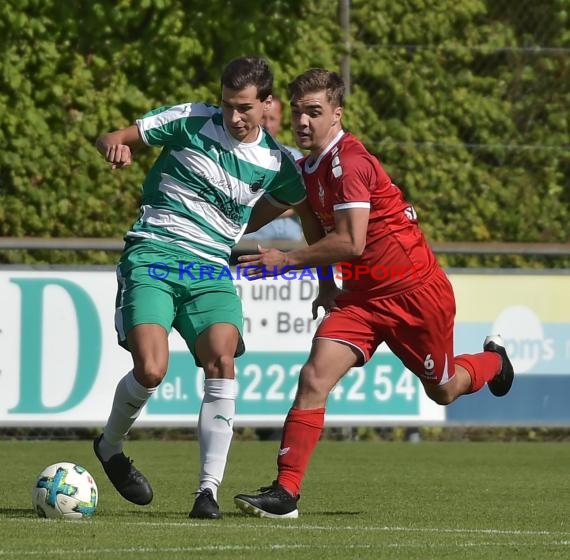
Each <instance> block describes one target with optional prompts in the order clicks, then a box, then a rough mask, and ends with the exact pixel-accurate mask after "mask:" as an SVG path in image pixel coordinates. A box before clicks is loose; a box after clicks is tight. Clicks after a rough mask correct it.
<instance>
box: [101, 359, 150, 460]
mask: <svg viewBox="0 0 570 560" xmlns="http://www.w3.org/2000/svg"><path fill="white" fill-rule="evenodd" d="M155 391H156V387H152V388H150V389H149V388H148V387H144V386H143V385H141V384H140V383H139V382H138V381H137V380H136V379H135V376H134V373H133V370H131V371H129V373H127V375H125V376H124V377H123V378H122V379H121V380H120V381H119V383H118V384H117V388H116V389H115V398H114V399H113V408H112V409H111V414H110V415H109V419H108V420H107V424H106V425H105V428H104V430H103V437H102V438H101V441H100V442H99V447H98V451H99V454H100V455H101V457H102V459H103V461H108V460H109V459H110V458H111V457H112V456H113V455H116V454H117V453H121V452H122V451H123V440H124V439H125V437H126V436H127V434H128V433H129V430H130V429H131V426H132V425H133V424H134V422H135V420H136V419H137V418H138V416H139V414H140V413H141V410H142V408H143V406H144V405H145V404H146V401H148V399H149V398H150V397H151V396H152V394H153V393H154V392H155Z"/></svg>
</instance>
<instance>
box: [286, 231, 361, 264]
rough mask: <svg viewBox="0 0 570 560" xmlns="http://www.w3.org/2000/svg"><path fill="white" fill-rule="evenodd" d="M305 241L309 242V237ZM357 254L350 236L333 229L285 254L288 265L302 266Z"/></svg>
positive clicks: (348, 257) (329, 262) (347, 259)
mask: <svg viewBox="0 0 570 560" xmlns="http://www.w3.org/2000/svg"><path fill="white" fill-rule="evenodd" d="M307 242H308V243H311V242H310V240H309V239H307ZM359 254H360V253H359V252H358V251H357V250H355V247H354V243H353V242H352V241H351V239H350V238H347V237H346V236H341V235H338V234H337V233H336V232H334V231H333V232H331V233H329V234H327V235H326V236H325V237H322V238H321V239H318V240H317V241H316V242H314V243H312V244H311V245H309V246H307V247H303V248H302V249H295V250H293V251H288V252H287V254H286V255H287V265H288V266H294V267H295V268H302V267H304V266H318V265H331V264H335V263H337V262H341V261H349V260H352V259H354V258H355V257H357V256H359Z"/></svg>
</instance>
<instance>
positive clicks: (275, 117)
mask: <svg viewBox="0 0 570 560" xmlns="http://www.w3.org/2000/svg"><path fill="white" fill-rule="evenodd" d="M281 116H282V115H281V103H278V102H276V101H275V100H274V101H273V103H272V104H271V106H270V107H269V109H268V110H267V111H265V113H264V115H263V120H262V121H261V126H263V127H264V128H265V130H267V132H269V134H271V136H273V137H274V138H277V135H278V134H279V131H280V130H281Z"/></svg>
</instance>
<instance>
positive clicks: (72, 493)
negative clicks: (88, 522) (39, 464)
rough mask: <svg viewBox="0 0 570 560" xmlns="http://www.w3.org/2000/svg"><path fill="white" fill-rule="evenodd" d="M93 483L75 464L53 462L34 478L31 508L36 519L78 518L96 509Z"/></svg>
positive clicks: (87, 474) (88, 514)
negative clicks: (34, 512) (37, 517)
mask: <svg viewBox="0 0 570 560" xmlns="http://www.w3.org/2000/svg"><path fill="white" fill-rule="evenodd" d="M98 497H99V493H98V491H97V484H95V480H94V479H93V477H92V476H91V475H90V474H89V472H88V471H87V470H86V469H85V468H83V467H82V466H81V465H77V464H75V463H55V464H53V465H50V466H49V467H46V468H45V469H44V470H43V471H42V472H41V473H40V474H39V475H38V477H37V479H36V482H35V483H34V488H33V490H32V506H33V508H34V510H35V511H36V513H37V514H38V516H39V517H48V518H50V519H81V518H83V517H91V516H92V515H93V514H94V513H95V510H96V508H97V499H98Z"/></svg>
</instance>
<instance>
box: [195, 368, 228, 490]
mask: <svg viewBox="0 0 570 560" xmlns="http://www.w3.org/2000/svg"><path fill="white" fill-rule="evenodd" d="M236 396H237V382H236V380H235V379H206V380H205V381H204V398H203V400H202V407H201V408H200V417H199V419H198V437H199V439H200V465H201V468H200V487H199V490H205V489H206V488H209V489H210V490H211V491H212V493H213V494H214V499H216V500H217V499H218V486H219V485H220V483H221V482H222V478H223V477H224V470H225V468H226V462H227V459H228V452H229V450H230V444H231V442H232V436H233V425H234V415H235V410H236Z"/></svg>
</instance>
